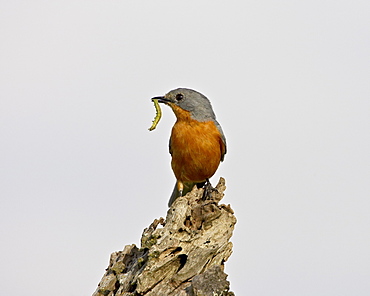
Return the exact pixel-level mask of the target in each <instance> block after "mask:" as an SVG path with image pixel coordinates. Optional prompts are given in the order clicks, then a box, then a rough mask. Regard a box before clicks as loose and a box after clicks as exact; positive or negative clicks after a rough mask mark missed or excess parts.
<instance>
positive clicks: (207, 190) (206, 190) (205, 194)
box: [202, 179, 218, 200]
mask: <svg viewBox="0 0 370 296" xmlns="http://www.w3.org/2000/svg"><path fill="white" fill-rule="evenodd" d="M214 191H216V192H218V191H217V189H216V188H214V187H212V185H211V182H209V180H208V179H207V180H206V183H205V185H204V191H203V196H202V200H207V199H210V198H211V197H212V193H213V192H214Z"/></svg>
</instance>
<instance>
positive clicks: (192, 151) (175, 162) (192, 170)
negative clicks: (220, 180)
mask: <svg viewBox="0 0 370 296" xmlns="http://www.w3.org/2000/svg"><path fill="white" fill-rule="evenodd" d="M170 145H171V154H172V162H171V165H172V170H173V172H174V174H175V176H176V179H177V180H180V181H182V182H203V181H205V180H206V179H207V178H210V177H212V176H213V174H214V173H215V172H216V170H217V168H218V166H219V164H220V160H221V153H222V151H223V150H222V149H223V147H224V146H223V145H224V144H223V142H222V139H221V137H220V132H219V131H218V129H217V127H216V126H215V124H214V122H213V121H207V122H199V121H196V120H193V119H190V118H187V120H178V121H177V122H176V123H175V125H174V126H173V128H172V134H171V143H170Z"/></svg>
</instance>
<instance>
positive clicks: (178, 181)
mask: <svg viewBox="0 0 370 296" xmlns="http://www.w3.org/2000/svg"><path fill="white" fill-rule="evenodd" d="M177 190H178V191H179V196H182V192H183V191H184V184H183V183H182V182H181V181H180V180H177Z"/></svg>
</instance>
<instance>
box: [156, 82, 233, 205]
mask: <svg viewBox="0 0 370 296" xmlns="http://www.w3.org/2000/svg"><path fill="white" fill-rule="evenodd" d="M155 99H156V100H158V102H159V103H164V104H166V105H168V106H170V107H171V108H172V110H173V112H174V113H175V115H176V118H177V121H176V123H175V124H174V126H173V128H172V132H171V137H170V142H169V149H170V154H171V156H172V161H171V166H172V170H173V172H174V174H175V177H176V179H177V183H176V184H175V188H174V190H173V192H172V195H171V198H170V200H169V203H168V206H171V205H172V203H173V202H174V201H175V199H176V198H177V197H179V196H183V195H185V194H186V193H188V192H189V191H191V190H192V188H193V187H194V185H197V186H198V187H202V186H204V185H205V184H206V186H209V187H211V185H210V183H209V180H208V179H209V178H211V177H212V176H213V174H214V173H215V172H216V170H217V168H218V166H219V164H220V162H221V161H223V160H224V156H225V154H226V139H225V136H224V133H223V131H222V128H221V126H220V124H219V123H218V122H217V121H216V116H215V113H214V112H213V110H212V106H211V103H210V101H209V100H208V99H207V98H206V97H205V96H204V95H202V94H201V93H199V92H197V91H195V90H192V89H187V88H178V89H174V90H171V91H170V92H169V93H167V94H166V95H165V96H163V97H155V98H153V99H152V100H155ZM206 188H207V187H206ZM211 188H212V187H211Z"/></svg>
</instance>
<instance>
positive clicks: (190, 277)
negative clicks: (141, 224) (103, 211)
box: [93, 178, 236, 296]
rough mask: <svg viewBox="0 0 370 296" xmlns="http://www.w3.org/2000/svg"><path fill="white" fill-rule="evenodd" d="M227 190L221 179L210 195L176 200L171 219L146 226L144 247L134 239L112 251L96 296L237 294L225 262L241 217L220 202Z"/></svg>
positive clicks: (195, 192) (194, 194)
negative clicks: (203, 197) (225, 271)
mask: <svg viewBox="0 0 370 296" xmlns="http://www.w3.org/2000/svg"><path fill="white" fill-rule="evenodd" d="M225 189H226V186H225V180H224V179H223V178H220V181H219V183H218V185H217V186H216V190H215V191H213V192H212V193H211V195H210V197H209V198H208V199H207V200H203V199H202V195H203V189H202V188H200V189H198V188H196V186H195V187H194V189H193V190H192V191H191V192H189V193H188V194H187V195H186V196H184V197H179V198H177V199H176V200H175V202H174V203H173V204H172V206H171V207H170V208H169V210H168V211H167V217H166V220H165V219H163V218H160V219H155V220H154V222H153V223H152V224H151V225H150V226H149V227H148V228H145V229H144V231H143V234H142V237H141V248H140V249H139V248H137V247H136V246H135V245H134V244H133V245H127V246H125V248H124V250H123V251H118V252H114V253H113V254H111V257H110V262H109V266H108V268H107V269H106V273H105V274H104V276H103V278H102V279H101V281H100V283H99V285H98V288H97V289H96V291H95V292H94V294H93V296H144V295H145V296H216V295H217V296H221V295H222V296H231V295H234V293H233V292H230V291H229V282H228V281H227V280H226V277H227V275H226V274H225V273H224V271H223V270H224V263H225V262H226V261H227V259H228V258H229V257H230V255H231V253H232V246H233V245H232V243H231V242H230V241H229V240H230V238H231V236H232V233H233V230H234V226H235V223H236V218H235V216H234V212H233V210H232V209H231V208H230V205H228V206H226V205H223V204H221V205H219V204H218V203H219V201H220V200H221V199H222V198H223V196H224V193H223V192H224V190H225Z"/></svg>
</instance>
